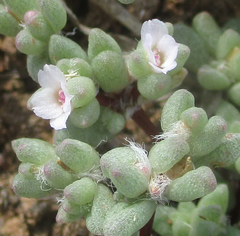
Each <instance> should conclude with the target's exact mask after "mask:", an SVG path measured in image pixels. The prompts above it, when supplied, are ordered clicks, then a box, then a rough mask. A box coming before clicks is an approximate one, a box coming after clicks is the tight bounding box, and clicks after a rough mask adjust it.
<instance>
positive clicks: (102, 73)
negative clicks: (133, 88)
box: [92, 51, 129, 93]
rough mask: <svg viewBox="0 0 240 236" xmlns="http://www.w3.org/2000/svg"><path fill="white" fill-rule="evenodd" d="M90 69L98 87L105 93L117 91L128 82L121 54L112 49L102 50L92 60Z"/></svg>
mask: <svg viewBox="0 0 240 236" xmlns="http://www.w3.org/2000/svg"><path fill="white" fill-rule="evenodd" d="M92 69H93V73H94V75H95V79H96V80H97V81H98V83H99V85H100V87H101V88H102V89H103V90H104V91H105V92H107V93H119V92H121V90H123V89H124V88H125V87H126V86H127V85H128V83H129V81H128V75H127V69H126V65H125V62H124V59H123V58H122V56H121V55H120V54H119V53H117V52H114V51H103V52H101V53H99V54H98V55H97V56H96V57H94V59H93V60H92Z"/></svg>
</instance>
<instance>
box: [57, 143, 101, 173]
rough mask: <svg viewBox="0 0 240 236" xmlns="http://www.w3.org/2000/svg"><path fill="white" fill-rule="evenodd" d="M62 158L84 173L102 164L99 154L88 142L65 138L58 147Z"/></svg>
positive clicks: (72, 168) (70, 165)
mask: <svg viewBox="0 0 240 236" xmlns="http://www.w3.org/2000/svg"><path fill="white" fill-rule="evenodd" d="M56 153H57V155H58V156H59V158H60V160H61V161H62V162H63V163H64V164H65V165H66V166H67V167H69V168H70V169H71V170H73V171H75V172H77V173H82V172H87V171H88V170H90V169H92V168H97V167H98V166H99V164H100V158H99V154H98V153H97V152H96V151H95V150H94V149H93V148H92V147H91V146H90V145H88V144H87V143H83V142H81V141H78V140H74V139H65V140H64V141H63V142H62V143H60V144H59V145H58V146H57V147H56Z"/></svg>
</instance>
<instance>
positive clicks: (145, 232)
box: [139, 213, 155, 236]
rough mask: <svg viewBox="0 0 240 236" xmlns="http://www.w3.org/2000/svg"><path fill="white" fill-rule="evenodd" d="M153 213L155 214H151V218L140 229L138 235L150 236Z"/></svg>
mask: <svg viewBox="0 0 240 236" xmlns="http://www.w3.org/2000/svg"><path fill="white" fill-rule="evenodd" d="M154 215H155V213H154V214H153V216H152V217H151V219H150V220H149V221H148V222H147V224H146V225H145V226H144V227H143V228H141V229H140V234H139V236H151V234H152V226H153V219H154Z"/></svg>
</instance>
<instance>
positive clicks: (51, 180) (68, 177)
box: [43, 159, 76, 189]
mask: <svg viewBox="0 0 240 236" xmlns="http://www.w3.org/2000/svg"><path fill="white" fill-rule="evenodd" d="M43 171H44V176H45V178H46V180H47V182H48V184H49V185H50V186H51V187H52V188H55V189H64V188H65V187H66V186H67V185H69V184H71V183H72V182H73V181H74V180H76V177H75V176H73V175H72V174H71V173H70V172H69V171H68V170H67V169H66V168H65V166H64V165H61V162H60V160H56V159H51V160H50V161H48V162H47V163H46V164H45V165H44V169H43Z"/></svg>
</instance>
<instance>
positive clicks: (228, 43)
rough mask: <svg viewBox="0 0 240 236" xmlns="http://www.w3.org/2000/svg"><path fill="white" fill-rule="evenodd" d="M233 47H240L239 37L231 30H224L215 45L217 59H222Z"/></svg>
mask: <svg viewBox="0 0 240 236" xmlns="http://www.w3.org/2000/svg"><path fill="white" fill-rule="evenodd" d="M234 47H240V35H239V34H238V33H237V32H236V31H234V30H232V29H228V30H226V31H225V32H224V33H223V34H222V35H221V36H220V38H219V40H218V44H217V59H224V58H226V56H227V55H228V53H230V52H231V51H232V50H233V49H234Z"/></svg>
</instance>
